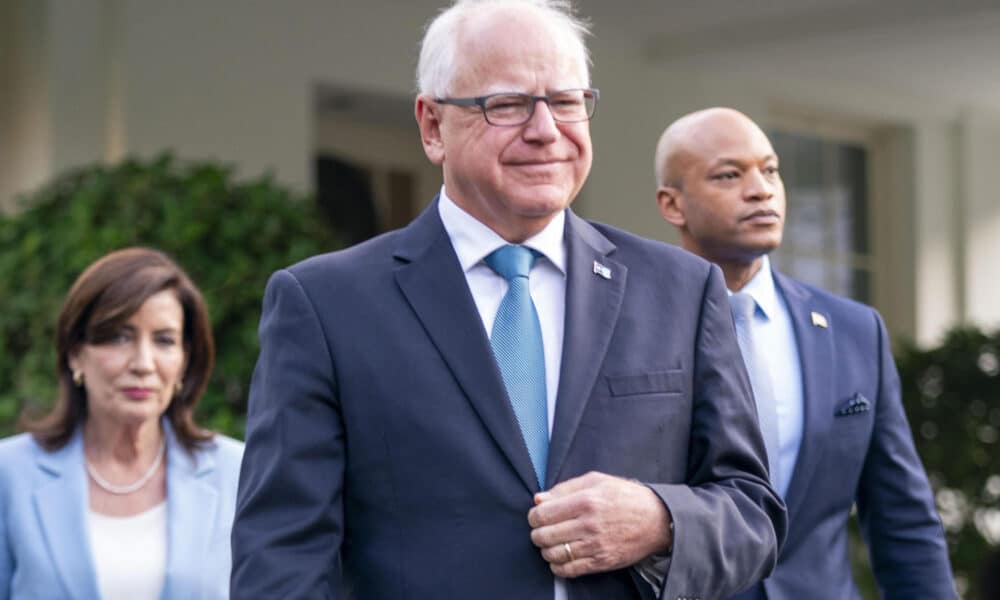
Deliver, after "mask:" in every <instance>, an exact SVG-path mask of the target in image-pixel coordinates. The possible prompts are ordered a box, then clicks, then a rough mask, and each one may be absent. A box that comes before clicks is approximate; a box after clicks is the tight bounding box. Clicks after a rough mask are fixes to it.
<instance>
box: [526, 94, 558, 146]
mask: <svg viewBox="0 0 1000 600" xmlns="http://www.w3.org/2000/svg"><path fill="white" fill-rule="evenodd" d="M523 135H524V139H525V140H527V141H531V142H536V143H548V142H552V141H555V140H556V139H557V138H558V137H559V125H558V124H557V123H556V120H555V119H554V118H553V117H552V111H551V110H549V105H548V103H547V102H545V101H544V100H542V99H540V98H539V99H537V100H535V112H534V113H533V114H532V115H531V118H530V119H528V122H527V123H525V125H524V133H523Z"/></svg>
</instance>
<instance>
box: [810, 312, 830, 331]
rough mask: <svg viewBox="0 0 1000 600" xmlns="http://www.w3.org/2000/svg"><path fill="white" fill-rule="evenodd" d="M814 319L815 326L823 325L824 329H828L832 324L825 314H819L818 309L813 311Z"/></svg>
mask: <svg viewBox="0 0 1000 600" xmlns="http://www.w3.org/2000/svg"><path fill="white" fill-rule="evenodd" d="M812 320H813V327H822V328H823V329H826V328H827V327H829V326H830V324H829V323H827V322H826V317H824V316H823V315H821V314H819V313H818V312H816V311H813V312H812Z"/></svg>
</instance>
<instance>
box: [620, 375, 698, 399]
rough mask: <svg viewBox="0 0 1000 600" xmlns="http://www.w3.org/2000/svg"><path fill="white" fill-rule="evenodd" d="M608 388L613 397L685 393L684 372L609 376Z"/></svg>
mask: <svg viewBox="0 0 1000 600" xmlns="http://www.w3.org/2000/svg"><path fill="white" fill-rule="evenodd" d="M607 380H608V388H609V389H610V390H611V395H612V396H635V395H638V394H668V393H678V394H679V393H681V392H683V391H684V371H681V370H674V371H656V372H653V373H640V374H638V375H609V376H608V377H607Z"/></svg>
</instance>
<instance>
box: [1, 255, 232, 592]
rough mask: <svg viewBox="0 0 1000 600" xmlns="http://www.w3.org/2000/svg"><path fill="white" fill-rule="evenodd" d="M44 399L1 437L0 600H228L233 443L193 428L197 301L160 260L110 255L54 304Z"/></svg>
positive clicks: (201, 358) (205, 372)
mask: <svg viewBox="0 0 1000 600" xmlns="http://www.w3.org/2000/svg"><path fill="white" fill-rule="evenodd" d="M56 353H57V357H56V360H57V373H58V377H59V398H58V400H57V402H56V404H55V407H54V408H53V409H52V411H51V412H50V413H49V414H48V415H47V416H45V417H44V418H42V419H41V420H39V421H34V422H29V423H27V426H26V428H27V430H28V433H24V434H21V435H18V436H14V437H12V438H8V439H6V440H3V441H0V600H6V599H8V598H9V599H14V600H16V599H21V598H77V599H80V600H90V599H95V600H97V599H103V600H115V599H118V598H123V599H124V598H128V599H130V600H132V599H144V598H149V599H162V600H170V599H175V598H176V599H182V598H183V599H188V598H213V599H214V598H227V597H228V587H229V570H230V553H229V531H230V527H231V525H232V520H233V512H234V510H235V499H236V485H237V479H238V475H239V467H240V460H241V457H242V453H243V445H242V443H240V442H237V441H235V440H232V439H230V438H227V437H225V436H222V435H217V434H216V435H213V434H212V433H211V432H209V431H205V430H203V429H200V428H199V427H198V426H197V425H196V424H195V422H194V417H193V412H194V407H195V405H196V404H197V402H198V399H199V397H200V396H201V394H202V392H203V391H204V389H205V386H206V384H207V382H208V377H209V374H210V373H211V371H212V365H213V363H214V342H213V340H212V332H211V328H210V325H209V321H208V313H207V311H206V309H205V302H204V300H202V297H201V293H200V292H199V291H198V289H197V288H196V287H195V286H194V284H193V283H192V282H191V280H190V279H189V278H188V276H187V275H186V274H185V273H184V271H183V270H182V269H181V268H180V267H179V266H177V264H176V263H174V262H173V261H172V260H170V259H169V258H167V257H166V256H165V255H164V254H162V253H160V252H157V251H155V250H150V249H148V248H127V249H125V250H119V251H116V252H112V253H110V254H108V255H106V256H104V257H103V258H101V259H99V260H98V261H97V262H95V263H93V264H92V265H90V266H89V267H88V268H87V269H86V270H85V271H84V272H83V273H82V274H81V275H80V277H79V278H78V279H77V280H76V282H75V283H74V284H73V287H72V288H71V289H70V291H69V294H68V295H67V296H66V300H65V303H64V305H63V308H62V312H61V313H60V315H59V322H58V331H57V334H56Z"/></svg>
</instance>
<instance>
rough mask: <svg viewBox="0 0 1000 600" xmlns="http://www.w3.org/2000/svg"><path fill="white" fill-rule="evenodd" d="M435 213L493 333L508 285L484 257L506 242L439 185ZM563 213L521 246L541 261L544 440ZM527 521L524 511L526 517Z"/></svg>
mask: <svg viewBox="0 0 1000 600" xmlns="http://www.w3.org/2000/svg"><path fill="white" fill-rule="evenodd" d="M438 214H439V215H440V216H441V223H442V224H443V225H444V230H445V231H446V232H447V233H448V237H449V238H450V239H451V245H452V247H454V248H455V254H456V255H458V262H459V263H460V264H461V266H462V271H463V272H464V273H465V281H466V283H468V284H469V291H471V292H472V299H473V300H474V301H475V303H476V309H477V310H478V311H479V316H480V317H481V318H482V320H483V327H485V328H486V335H491V334H492V332H493V321H494V320H495V319H496V316H497V309H499V308H500V302H501V301H502V300H503V296H504V294H506V293H507V288H508V287H509V286H508V283H507V280H505V279H504V278H503V277H501V276H499V275H497V274H496V272H494V271H493V269H491V268H490V267H489V265H487V264H486V262H485V261H484V260H483V259H485V258H486V257H487V256H489V255H490V254H491V253H492V252H493V251H494V250H496V249H497V248H500V247H501V246H505V245H507V243H508V242H507V241H506V240H504V239H503V238H502V237H500V236H499V235H498V234H497V233H496V232H495V231H493V230H492V229H490V228H489V227H487V226H486V225H484V224H483V223H481V222H480V221H478V220H477V219H476V218H475V217H473V216H472V215H470V214H469V213H467V212H465V211H464V210H462V208H461V207H459V206H458V205H457V204H455V202H454V201H453V200H452V199H451V198H449V197H448V194H447V193H446V192H445V189H444V186H442V187H441V196H440V199H439V200H438ZM565 224H566V213H565V211H560V212H559V213H557V214H556V215H555V216H554V217H553V218H552V220H551V221H549V224H548V225H546V226H545V229H543V230H541V231H540V232H538V233H537V234H536V235H534V236H532V237H530V238H528V239H527V240H525V241H524V244H523V245H524V246H527V247H528V248H531V249H532V250H537V251H538V252H539V253H540V254H541V255H542V256H543V257H545V260H536V261H535V264H534V265H533V266H532V267H531V273H530V274H529V276H528V288H529V289H530V291H531V300H532V302H534V303H535V310H536V311H537V312H538V322H539V324H540V325H541V328H542V347H543V350H544V352H545V396H546V398H545V399H546V403H547V405H548V416H549V438H550V439H551V438H552V422H553V419H554V418H555V414H556V395H557V394H558V392H559V369H560V367H561V366H562V348H563V328H564V327H565V315H566V247H565V245H564V242H563V229H564V227H565ZM524 518H525V520H527V518H528V517H527V514H526V515H525V517H524ZM566 598H567V593H566V582H565V580H563V579H562V578H559V577H556V578H555V590H554V592H553V600H565V599H566Z"/></svg>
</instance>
